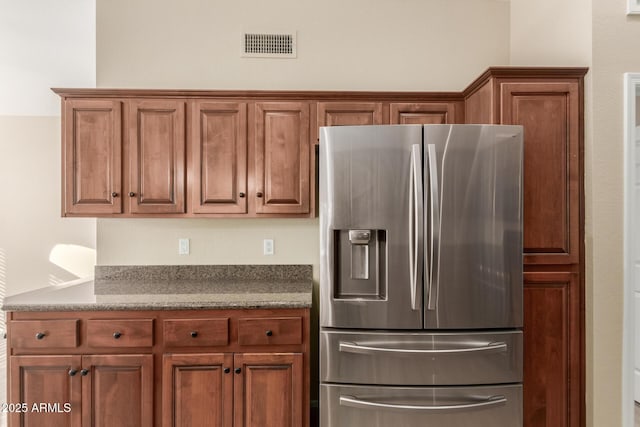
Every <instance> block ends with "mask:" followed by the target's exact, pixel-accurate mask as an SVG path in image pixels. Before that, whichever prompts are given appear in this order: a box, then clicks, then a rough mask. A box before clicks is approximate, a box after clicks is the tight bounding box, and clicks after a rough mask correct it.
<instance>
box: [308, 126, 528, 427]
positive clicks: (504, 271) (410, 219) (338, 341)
mask: <svg viewBox="0 0 640 427" xmlns="http://www.w3.org/2000/svg"><path fill="white" fill-rule="evenodd" d="M522 153H523V145H522V128H521V127H520V126H497V125H495V126H494V125H424V126H423V125H391V126H344V127H323V128H321V129H320V159H319V163H320V244H321V248H320V257H321V260H320V425H321V426H322V427H365V426H366V427H412V426H416V427H417V426H421V427H422V426H429V427H463V426H464V427H468V426H474V427H485V426H486V427H489V426H490V427H516V426H522V344H523V343H522V174H523V172H522Z"/></svg>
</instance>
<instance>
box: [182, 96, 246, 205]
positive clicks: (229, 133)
mask: <svg viewBox="0 0 640 427" xmlns="http://www.w3.org/2000/svg"><path fill="white" fill-rule="evenodd" d="M190 113H191V136H190V139H191V141H190V144H191V145H190V149H191V163H190V168H189V169H190V171H191V177H192V182H191V185H190V188H191V206H192V211H193V212H194V213H246V212H247V197H246V196H247V104H246V103H243V102H238V103H236V102H233V103H231V102H204V101H194V102H193V103H192V105H191V111H190Z"/></svg>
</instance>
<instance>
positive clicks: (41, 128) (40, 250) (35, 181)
mask: <svg viewBox="0 0 640 427" xmlns="http://www.w3.org/2000/svg"><path fill="white" fill-rule="evenodd" d="M0 188H1V189H2V190H1V198H0V199H1V200H3V203H2V209H0V293H1V292H2V290H4V291H5V292H6V295H12V294H16V293H20V292H24V291H28V290H32V289H36V288H41V287H44V286H47V285H51V284H55V283H60V282H63V281H67V280H71V279H75V278H77V277H78V276H80V275H83V276H84V275H86V274H88V273H91V269H92V266H93V264H94V263H95V257H94V258H91V253H89V258H86V257H87V253H86V251H83V250H82V249H81V248H80V247H85V248H89V252H93V248H95V223H96V221H95V219H63V218H61V217H60V118H59V117H26V116H22V117H17V116H13V117H8V116H0ZM70 244H73V245H77V246H79V247H74V246H58V245H70ZM56 246H57V249H56V252H57V251H59V250H62V251H63V252H66V253H67V255H69V256H68V257H67V259H66V260H65V261H62V262H61V261H57V262H58V264H60V265H61V266H60V265H56V264H55V263H54V262H51V261H50V256H51V253H52V250H54V248H56ZM74 248H75V249H76V251H74ZM76 254H80V257H82V258H83V259H80V258H76ZM77 261H81V263H80V264H83V263H84V264H85V265H77V264H78V263H77ZM87 263H88V266H87V265H86V264H87ZM63 267H66V268H67V269H65V268H63ZM69 270H71V271H69ZM74 273H76V274H74ZM77 273H82V274H77ZM1 288H4V289H1ZM0 296H2V295H0Z"/></svg>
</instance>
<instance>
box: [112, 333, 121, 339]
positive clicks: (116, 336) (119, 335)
mask: <svg viewBox="0 0 640 427" xmlns="http://www.w3.org/2000/svg"><path fill="white" fill-rule="evenodd" d="M121 336H122V332H114V333H113V337H114V338H115V339H118V338H120V337H121Z"/></svg>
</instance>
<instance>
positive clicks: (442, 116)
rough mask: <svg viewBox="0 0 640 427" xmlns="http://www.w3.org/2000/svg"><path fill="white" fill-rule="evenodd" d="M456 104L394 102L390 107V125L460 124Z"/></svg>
mask: <svg viewBox="0 0 640 427" xmlns="http://www.w3.org/2000/svg"><path fill="white" fill-rule="evenodd" d="M458 108H459V107H458V106H457V105H456V103H453V102H449V103H439V102H401V103H400V102H394V103H391V104H390V105H389V123H390V124H392V125H397V124H401V125H422V124H450V123H459V122H458V121H457V117H456V110H457V109H458Z"/></svg>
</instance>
